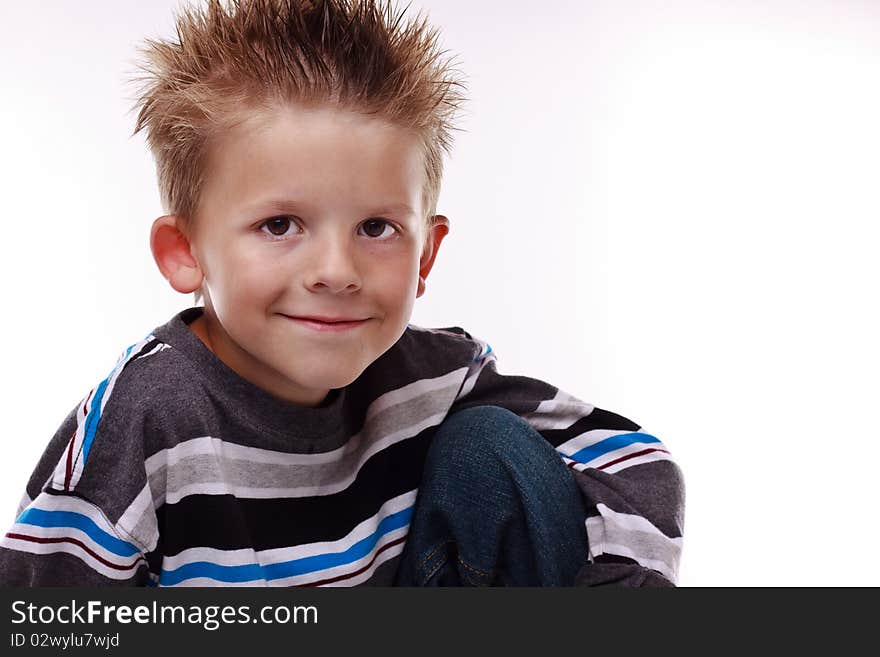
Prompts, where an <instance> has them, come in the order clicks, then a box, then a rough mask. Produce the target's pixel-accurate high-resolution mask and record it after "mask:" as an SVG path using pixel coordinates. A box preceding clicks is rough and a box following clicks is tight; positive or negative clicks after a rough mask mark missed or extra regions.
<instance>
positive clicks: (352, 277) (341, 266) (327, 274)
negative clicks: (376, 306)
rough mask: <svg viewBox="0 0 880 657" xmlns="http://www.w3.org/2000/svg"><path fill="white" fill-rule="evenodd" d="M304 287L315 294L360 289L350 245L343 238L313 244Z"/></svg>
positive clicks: (359, 278)
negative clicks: (313, 250)
mask: <svg viewBox="0 0 880 657" xmlns="http://www.w3.org/2000/svg"><path fill="white" fill-rule="evenodd" d="M314 246H315V252H314V253H313V254H312V258H311V265H310V267H309V270H308V274H307V275H306V281H305V283H306V286H307V287H308V288H309V289H310V290H312V291H315V292H321V291H324V292H332V293H334V294H339V293H342V292H354V291H356V290H359V289H360V287H361V276H360V273H359V271H358V267H357V263H356V261H355V257H354V254H353V253H352V245H351V244H350V243H349V242H348V240H347V239H346V238H345V237H335V236H330V237H327V238H326V239H322V240H317V241H316V243H315V244H314Z"/></svg>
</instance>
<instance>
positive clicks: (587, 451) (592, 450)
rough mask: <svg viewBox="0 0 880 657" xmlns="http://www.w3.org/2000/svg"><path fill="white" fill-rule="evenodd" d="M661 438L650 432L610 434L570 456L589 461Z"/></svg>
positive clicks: (582, 461) (585, 461) (654, 441)
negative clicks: (623, 448)
mask: <svg viewBox="0 0 880 657" xmlns="http://www.w3.org/2000/svg"><path fill="white" fill-rule="evenodd" d="M659 442H660V440H659V439H658V438H655V437H654V436H652V435H651V434H649V433H621V434H618V435H616V436H609V437H608V438H606V439H605V440H600V441H599V442H598V443H596V444H594V445H590V446H589V447H584V448H583V449H582V450H580V451H578V452H575V453H574V454H572V455H571V456H569V457H568V458H570V459H572V460H574V461H577V462H578V463H589V462H590V461H592V460H593V459H597V458H599V457H600V456H602V455H603V454H607V453H608V452H613V451H614V450H615V449H620V448H621V447H626V446H627V445H633V444H635V443H659Z"/></svg>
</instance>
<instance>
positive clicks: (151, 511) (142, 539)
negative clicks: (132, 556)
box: [116, 484, 159, 552]
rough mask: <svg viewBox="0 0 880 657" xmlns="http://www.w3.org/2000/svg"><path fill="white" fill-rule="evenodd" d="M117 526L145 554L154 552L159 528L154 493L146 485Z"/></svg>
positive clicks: (120, 518)
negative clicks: (154, 505)
mask: <svg viewBox="0 0 880 657" xmlns="http://www.w3.org/2000/svg"><path fill="white" fill-rule="evenodd" d="M116 525H117V526H118V527H119V528H120V529H121V530H122V531H124V532H125V533H126V534H127V535H128V536H129V537H130V538H131V540H132V542H134V543H136V544H137V545H138V547H140V548H141V549H142V550H143V551H144V552H152V551H153V550H155V549H156V545H157V544H158V542H159V526H158V524H157V521H156V510H155V508H154V507H153V493H152V491H151V490H150V486H149V484H146V485H145V486H144V487H143V488H142V489H141V492H140V493H138V496H137V497H136V498H134V501H133V502H132V503H131V504H130V505H129V506H128V508H127V509H126V510H125V513H123V514H122V515H121V516H120V517H119V521H118V522H117V523H116Z"/></svg>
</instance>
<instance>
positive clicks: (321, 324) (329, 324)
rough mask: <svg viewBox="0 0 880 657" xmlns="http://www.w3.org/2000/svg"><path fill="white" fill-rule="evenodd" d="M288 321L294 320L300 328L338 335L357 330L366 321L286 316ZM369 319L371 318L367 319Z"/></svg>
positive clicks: (312, 316) (315, 316)
mask: <svg viewBox="0 0 880 657" xmlns="http://www.w3.org/2000/svg"><path fill="white" fill-rule="evenodd" d="M284 316H285V317H287V319H290V320H293V321H294V322H296V323H297V324H299V325H300V326H305V327H306V328H310V329H312V330H314V331H329V332H331V333H337V332H339V331H348V330H351V329H353V328H357V327H358V326H360V325H361V324H363V323H365V322H366V321H367V320H366V319H351V318H349V317H321V316H318V315H308V316H298V317H294V316H292V315H284ZM367 319H369V318H367Z"/></svg>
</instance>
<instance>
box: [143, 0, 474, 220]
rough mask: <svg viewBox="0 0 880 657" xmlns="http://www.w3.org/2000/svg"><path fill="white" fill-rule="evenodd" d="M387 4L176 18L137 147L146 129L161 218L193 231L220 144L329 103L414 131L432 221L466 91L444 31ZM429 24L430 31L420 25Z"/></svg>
mask: <svg viewBox="0 0 880 657" xmlns="http://www.w3.org/2000/svg"><path fill="white" fill-rule="evenodd" d="M388 2H390V0H230V1H228V2H227V3H226V4H225V6H224V4H223V3H221V2H220V0H208V2H207V5H206V6H205V7H204V8H202V9H198V8H194V7H183V8H182V11H180V12H179V13H178V14H177V15H176V16H175V19H176V27H177V40H174V41H164V40H154V39H145V41H144V45H141V46H139V47H138V52H139V53H140V54H141V55H142V56H143V59H142V60H141V61H139V62H137V68H138V70H140V71H143V72H145V73H146V74H147V75H146V76H140V77H134V78H132V81H133V82H141V83H143V85H142V87H141V88H140V89H139V93H138V95H137V97H136V102H135V104H134V106H133V107H132V111H138V110H139V112H138V116H137V125H136V127H135V130H134V132H133V133H132V136H134V135H136V134H137V133H138V132H140V131H141V130H143V129H146V131H147V132H146V135H147V143H148V145H149V148H150V151H151V152H152V154H153V157H154V159H155V161H156V173H157V177H158V184H159V192H160V196H161V201H162V206H163V210H164V211H165V213H166V214H175V215H177V216H178V217H180V219H181V221H182V224H183V225H182V228H183V230H184V232H187V230H188V228H189V227H190V226H191V225H192V221H193V217H194V216H195V215H196V212H197V209H198V205H199V198H200V193H201V190H202V188H203V185H204V182H205V176H206V175H207V171H206V161H207V154H208V152H209V149H210V147H211V144H212V140H213V139H214V138H215V137H216V136H219V135H221V134H222V133H223V132H225V131H227V130H229V129H231V128H233V127H234V126H236V125H238V124H240V123H241V122H243V121H245V120H246V119H247V118H248V117H250V116H253V114H254V112H255V111H256V112H261V111H270V110H271V109H272V108H273V107H277V106H278V105H280V104H282V103H285V102H296V103H299V104H302V105H305V106H310V105H320V104H332V105H334V106H336V107H339V108H340V109H347V110H353V111H356V112H360V113H362V114H366V115H372V116H375V117H378V118H382V119H385V120H387V121H389V122H391V123H393V124H395V125H399V126H402V127H404V128H407V129H410V130H411V131H413V133H414V134H415V135H417V136H418V138H419V140H420V144H421V145H422V148H423V152H424V166H425V181H426V182H425V187H424V189H423V192H422V209H423V211H424V212H425V217H424V219H425V221H429V220H430V218H431V217H433V216H434V214H435V213H436V207H437V197H438V196H439V193H440V181H441V178H442V174H443V152H444V151H445V152H446V153H447V154H448V153H450V151H451V145H452V134H451V131H453V130H461V129H460V128H457V127H455V126H453V124H452V122H453V119H454V116H455V114H456V111H457V110H458V109H459V107H460V106H461V104H462V102H463V101H464V100H465V97H464V94H463V92H462V90H463V89H465V88H466V84H465V83H464V81H463V80H462V79H461V77H460V76H459V75H456V73H458V71H457V69H455V68H453V67H452V63H453V62H451V61H450V60H448V59H443V55H444V54H445V53H446V52H447V51H438V49H437V37H438V31H437V30H436V29H432V28H429V26H428V24H427V19H425V18H422V17H421V16H420V15H419V16H417V17H416V19H415V20H412V21H408V22H407V23H406V25H402V24H401V19H402V18H403V15H404V14H405V13H406V11H407V9H409V5H407V6H406V7H405V8H404V9H403V11H401V12H396V10H395V9H394V8H393V7H392V6H391V5H390V4H389V3H388ZM420 19H421V20H420Z"/></svg>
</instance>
